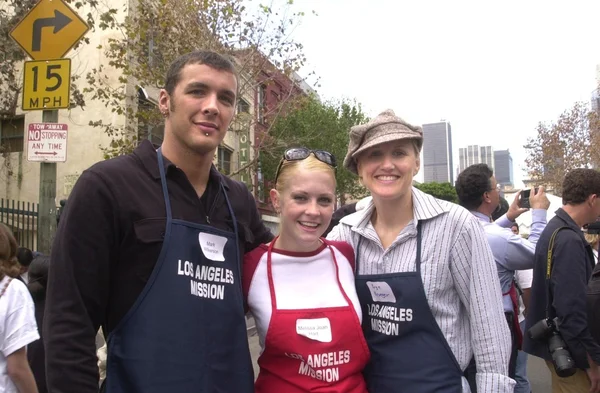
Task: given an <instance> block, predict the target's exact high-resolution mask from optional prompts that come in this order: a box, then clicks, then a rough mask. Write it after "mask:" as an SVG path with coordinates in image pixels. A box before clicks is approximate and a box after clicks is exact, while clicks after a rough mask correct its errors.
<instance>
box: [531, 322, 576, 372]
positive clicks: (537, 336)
mask: <svg viewBox="0 0 600 393" xmlns="http://www.w3.org/2000/svg"><path fill="white" fill-rule="evenodd" d="M527 334H529V337H530V338H531V339H533V340H537V341H546V342H547V344H548V352H550V356H552V363H553V364H554V370H556V374H557V375H558V376H559V377H561V378H566V377H570V376H571V375H573V374H575V372H576V371H577V369H576V368H575V362H574V361H573V358H572V357H571V354H570V353H569V350H568V349H567V344H566V343H565V341H564V340H563V338H562V337H561V335H560V332H559V330H558V322H557V319H556V318H554V319H542V320H541V321H539V322H537V323H536V324H535V325H533V326H532V327H531V328H529V330H528V331H527Z"/></svg>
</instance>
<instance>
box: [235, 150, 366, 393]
mask: <svg viewBox="0 0 600 393" xmlns="http://www.w3.org/2000/svg"><path fill="white" fill-rule="evenodd" d="M334 170H335V158H334V157H333V155H331V154H330V153H328V152H325V151H321V150H316V151H312V150H309V149H306V148H293V149H288V150H287V151H286V152H285V154H284V157H283V159H282V160H281V162H280V164H279V168H278V169H277V174H276V178H275V183H276V187H275V189H273V190H271V194H270V195H271V200H272V201H273V206H274V207H275V210H276V211H277V212H278V213H279V214H280V218H281V224H280V234H279V236H278V237H276V238H275V239H274V240H273V241H272V242H271V243H269V244H265V245H263V246H261V247H258V248H257V249H255V250H254V251H252V252H250V253H248V254H246V256H245V258H244V272H243V288H244V294H245V296H246V302H247V306H248V308H249V310H250V312H251V313H252V314H253V316H254V319H255V322H256V328H257V332H258V334H259V339H260V344H261V348H262V353H261V355H260V357H259V359H258V365H259V366H260V373H259V375H258V378H257V380H256V384H255V388H256V393H279V392H285V393H300V392H328V393H366V392H367V389H366V385H365V381H364V378H363V375H362V370H363V368H364V367H365V365H366V364H367V361H368V359H369V350H368V348H367V343H366V341H365V339H364V336H363V333H362V329H361V319H362V312H361V308H360V303H359V301H358V296H357V294H356V290H355V287H354V253H353V251H352V248H351V247H350V246H349V245H348V244H347V243H344V242H333V241H326V240H325V239H323V238H322V237H321V236H322V235H323V233H324V232H325V230H326V229H327V227H328V226H329V223H330V221H331V216H332V214H333V208H334V201H335V172H334Z"/></svg>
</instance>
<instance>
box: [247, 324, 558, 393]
mask: <svg viewBox="0 0 600 393" xmlns="http://www.w3.org/2000/svg"><path fill="white" fill-rule="evenodd" d="M248 326H249V330H248V341H249V343H250V354H251V355H252V362H253V365H254V376H255V377H256V376H257V375H258V365H257V364H256V360H257V358H258V355H259V354H260V345H259V344H258V336H257V335H256V332H255V331H254V329H253V321H252V319H249V321H248ZM527 367H528V370H527V371H528V374H529V381H530V382H531V389H532V393H548V392H550V391H551V386H550V373H549V371H548V368H547V367H546V364H545V363H544V361H543V360H541V359H539V358H536V357H534V356H529V361H528V364H527Z"/></svg>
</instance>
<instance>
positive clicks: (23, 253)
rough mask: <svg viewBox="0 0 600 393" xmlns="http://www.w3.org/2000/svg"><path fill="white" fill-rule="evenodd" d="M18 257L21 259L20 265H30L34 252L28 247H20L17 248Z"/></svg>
mask: <svg viewBox="0 0 600 393" xmlns="http://www.w3.org/2000/svg"><path fill="white" fill-rule="evenodd" d="M17 259H18V260H19V265H21V266H23V267H28V266H29V265H30V264H31V261H33V253H32V252H31V250H30V249H28V248H25V247H19V249H18V250H17Z"/></svg>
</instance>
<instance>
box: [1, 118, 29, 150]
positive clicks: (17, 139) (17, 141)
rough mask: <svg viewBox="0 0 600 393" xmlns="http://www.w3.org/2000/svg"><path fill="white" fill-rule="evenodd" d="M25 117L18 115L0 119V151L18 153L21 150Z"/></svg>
mask: <svg viewBox="0 0 600 393" xmlns="http://www.w3.org/2000/svg"><path fill="white" fill-rule="evenodd" d="M24 137H25V117H24V116H18V117H12V118H9V119H3V120H1V121H0V151H3V152H8V153H18V152H22V151H23V139H24Z"/></svg>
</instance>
